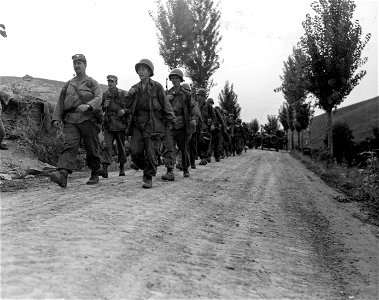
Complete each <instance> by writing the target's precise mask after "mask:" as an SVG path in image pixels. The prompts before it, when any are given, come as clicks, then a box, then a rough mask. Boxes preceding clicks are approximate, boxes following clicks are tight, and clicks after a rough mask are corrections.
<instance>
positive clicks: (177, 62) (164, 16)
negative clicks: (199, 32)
mask: <svg viewBox="0 0 379 300" xmlns="http://www.w3.org/2000/svg"><path fill="white" fill-rule="evenodd" d="M166 6H167V7H165V6H164V5H163V4H162V2H161V1H160V0H158V1H157V8H158V10H157V15H156V16H154V15H153V13H152V12H149V13H150V16H151V17H152V18H153V20H154V22H155V25H156V26H157V37H158V45H159V54H160V55H161V56H162V58H163V60H164V62H165V64H166V65H167V66H168V67H169V68H170V69H173V68H178V67H184V66H185V62H186V61H188V60H189V52H190V51H191V50H192V49H193V31H194V27H195V25H194V22H193V17H192V14H191V11H190V8H189V6H188V3H187V1H185V0H168V1H167V5H166Z"/></svg>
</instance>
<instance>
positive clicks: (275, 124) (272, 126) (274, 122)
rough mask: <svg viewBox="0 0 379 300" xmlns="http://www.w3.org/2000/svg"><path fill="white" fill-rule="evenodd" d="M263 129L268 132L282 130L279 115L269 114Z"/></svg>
mask: <svg viewBox="0 0 379 300" xmlns="http://www.w3.org/2000/svg"><path fill="white" fill-rule="evenodd" d="M263 130H264V131H265V132H266V133H268V134H273V133H276V131H278V130H280V124H279V119H278V117H277V116H275V115H268V116H267V123H266V124H264V125H263Z"/></svg>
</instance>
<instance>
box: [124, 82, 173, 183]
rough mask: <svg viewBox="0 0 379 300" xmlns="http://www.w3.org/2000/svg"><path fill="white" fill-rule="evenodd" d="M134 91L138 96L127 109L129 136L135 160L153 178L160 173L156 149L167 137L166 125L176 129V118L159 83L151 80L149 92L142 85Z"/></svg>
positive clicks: (138, 84) (133, 97)
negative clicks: (128, 114)
mask: <svg viewBox="0 0 379 300" xmlns="http://www.w3.org/2000/svg"><path fill="white" fill-rule="evenodd" d="M132 88H133V90H135V94H133V95H132V96H128V99H129V100H128V101H127V104H126V108H128V109H130V122H129V124H128V126H127V135H131V140H130V150H131V157H132V161H133V162H134V163H135V165H136V166H137V167H138V168H139V169H141V170H143V172H144V175H145V176H146V175H147V176H148V178H151V177H152V176H155V175H156V173H157V157H156V154H155V151H154V149H155V148H156V146H157V143H158V141H159V140H160V139H162V138H163V136H164V135H165V132H166V125H167V126H169V127H172V126H173V125H174V122H175V115H174V112H173V110H172V107H171V105H170V103H169V102H168V100H167V99H166V96H165V92H164V89H163V87H162V85H161V84H160V83H159V82H156V81H154V80H152V79H150V80H149V82H148V84H147V85H146V87H145V89H143V88H142V83H141V82H139V83H137V84H135V85H134V86H133V87H132ZM150 180H151V179H150Z"/></svg>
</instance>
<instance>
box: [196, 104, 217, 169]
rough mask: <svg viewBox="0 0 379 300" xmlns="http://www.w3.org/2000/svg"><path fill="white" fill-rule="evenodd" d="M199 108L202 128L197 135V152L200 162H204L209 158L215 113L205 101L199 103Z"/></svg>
mask: <svg viewBox="0 0 379 300" xmlns="http://www.w3.org/2000/svg"><path fill="white" fill-rule="evenodd" d="M199 109H200V113H201V117H202V120H203V122H202V128H201V133H200V137H199V142H198V146H199V153H200V158H201V160H202V161H201V164H204V160H209V155H210V152H211V146H212V135H211V129H213V127H214V126H215V123H216V115H215V112H214V110H213V108H212V106H211V105H209V104H208V103H207V102H206V101H204V102H202V103H199Z"/></svg>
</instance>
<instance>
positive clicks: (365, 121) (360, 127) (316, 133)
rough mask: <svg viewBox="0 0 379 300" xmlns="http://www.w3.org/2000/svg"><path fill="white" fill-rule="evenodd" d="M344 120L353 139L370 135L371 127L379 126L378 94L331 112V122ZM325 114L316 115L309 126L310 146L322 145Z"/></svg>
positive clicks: (356, 139) (359, 139)
mask: <svg viewBox="0 0 379 300" xmlns="http://www.w3.org/2000/svg"><path fill="white" fill-rule="evenodd" d="M336 122H346V123H347V124H348V126H349V127H350V129H351V130H352V132H353V136H354V141H355V142H356V143H359V142H361V141H363V140H365V139H366V138H367V137H370V136H372V132H371V128H372V127H373V126H379V96H378V97H375V98H372V99H369V100H366V101H362V102H359V103H355V104H353V105H350V106H346V107H342V108H339V109H337V111H336V112H335V113H334V114H333V124H335V123H336ZM325 133H326V115H325V114H322V115H319V116H316V117H314V118H313V120H312V124H311V126H310V137H309V140H308V141H309V146H310V147H316V148H319V147H321V148H322V147H324V145H323V140H324V138H325Z"/></svg>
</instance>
